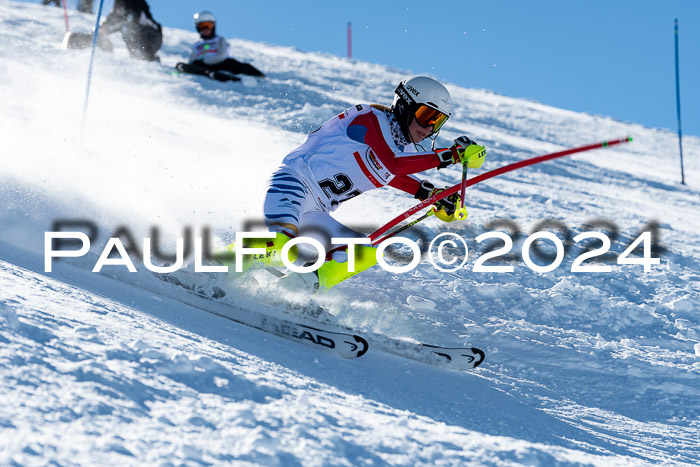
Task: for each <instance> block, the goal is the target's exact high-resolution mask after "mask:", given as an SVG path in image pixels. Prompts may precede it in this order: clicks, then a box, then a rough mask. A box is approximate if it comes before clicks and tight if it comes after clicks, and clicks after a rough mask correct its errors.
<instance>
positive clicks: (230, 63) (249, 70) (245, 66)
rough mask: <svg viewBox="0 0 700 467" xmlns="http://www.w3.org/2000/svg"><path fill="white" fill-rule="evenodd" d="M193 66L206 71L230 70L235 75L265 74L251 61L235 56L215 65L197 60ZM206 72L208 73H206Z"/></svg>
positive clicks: (261, 75)
mask: <svg viewBox="0 0 700 467" xmlns="http://www.w3.org/2000/svg"><path fill="white" fill-rule="evenodd" d="M191 66H197V67H201V68H204V69H205V70H206V71H228V72H229V73H232V74H234V75H250V76H259V77H261V78H262V77H264V76H265V75H264V74H263V73H262V72H261V71H260V70H258V69H257V68H255V67H254V66H253V65H251V64H249V63H242V62H239V61H238V60H236V59H235V58H227V59H226V60H224V61H223V62H220V63H217V64H215V65H205V64H204V62H202V61H201V60H197V61H195V62H193V63H192V64H191ZM204 74H206V73H204Z"/></svg>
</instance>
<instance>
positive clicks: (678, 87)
mask: <svg viewBox="0 0 700 467" xmlns="http://www.w3.org/2000/svg"><path fill="white" fill-rule="evenodd" d="M674 32H675V36H674V37H675V42H676V114H677V115H678V148H679V149H680V152H681V185H685V171H684V170H683V134H682V132H681V79H680V72H679V65H678V18H676V21H675V29H674Z"/></svg>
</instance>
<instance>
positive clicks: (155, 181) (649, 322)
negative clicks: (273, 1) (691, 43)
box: [0, 1, 700, 465]
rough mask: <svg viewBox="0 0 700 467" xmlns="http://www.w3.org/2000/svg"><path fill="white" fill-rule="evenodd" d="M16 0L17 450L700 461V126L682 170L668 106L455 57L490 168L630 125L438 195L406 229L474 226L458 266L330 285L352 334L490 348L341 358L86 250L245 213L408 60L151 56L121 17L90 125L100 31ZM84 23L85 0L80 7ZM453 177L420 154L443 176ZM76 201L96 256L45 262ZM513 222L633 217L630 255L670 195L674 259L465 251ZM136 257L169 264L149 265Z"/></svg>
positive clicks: (392, 196) (396, 207)
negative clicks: (607, 107)
mask: <svg viewBox="0 0 700 467" xmlns="http://www.w3.org/2000/svg"><path fill="white" fill-rule="evenodd" d="M0 21H1V22H2V27H1V28H0V41H2V43H3V44H4V47H3V48H2V49H0V58H1V60H0V62H1V63H2V67H0V85H1V87H2V90H3V105H2V106H0V136H1V137H2V150H1V151H2V166H0V167H1V168H0V375H1V377H0V385H1V387H0V394H2V396H1V397H0V433H1V435H0V463H2V464H13V463H16V464H22V465H35V464H36V465H44V464H47V463H50V462H53V463H60V464H105V463H109V464H137V463H153V464H155V463H158V464H166V463H173V464H175V463H186V464H197V463H201V464H210V463H230V462H234V461H235V462H240V463H245V462H248V463H251V464H264V465H297V464H303V465H328V464H332V465H358V464H382V463H392V464H403V465H416V464H422V465H434V464H436V465H440V464H450V465H458V464H465V463H469V462H471V463H477V464H489V465H496V464H498V465H502V464H528V465H532V464H569V463H571V464H594V465H609V464H611V463H613V464H616V465H627V464H630V465H638V464H646V463H665V464H679V465H680V464H687V465H692V464H697V463H698V462H700V447H699V445H698V439H700V377H699V373H700V345H699V343H700V314H699V312H698V309H700V293H699V292H700V234H699V232H700V216H699V215H698V212H699V211H698V207H699V206H700V201H699V199H700V198H699V195H700V193H699V190H698V189H697V188H696V187H697V186H698V184H699V183H700V162H698V158H699V156H700V140H699V139H698V138H697V137H688V138H686V139H685V140H684V149H685V154H686V181H687V185H686V186H681V185H679V184H678V180H679V174H678V168H677V166H678V164H677V155H676V154H677V141H676V138H675V135H674V134H672V133H671V132H669V131H667V130H662V129H650V128H645V127H643V126H640V125H636V124H632V123H624V122H619V121H615V120H612V119H610V118H606V117H603V116H591V115H583V114H578V113H574V112H569V111H566V110H561V109H555V108H552V107H548V106H545V105H542V104H538V103H534V102H529V101H523V100H517V99H512V98H508V97H504V96H499V95H496V94H493V93H491V92H488V91H483V90H474V89H464V88H459V87H457V86H452V85H449V83H448V88H449V89H450V91H451V93H452V95H453V97H454V101H455V103H456V110H455V114H454V117H453V118H452V119H451V120H450V121H449V123H448V124H447V125H446V128H445V130H444V131H443V134H442V135H441V139H440V141H439V142H440V143H441V144H442V145H447V144H449V142H450V141H451V139H452V138H454V137H456V136H458V135H460V134H468V135H470V136H472V137H473V138H475V139H476V140H477V141H479V142H481V143H482V144H485V145H486V146H487V148H488V150H489V155H488V158H487V162H486V163H485V165H484V168H483V169H482V170H480V171H478V172H477V171H474V172H475V173H482V172H483V171H485V170H491V169H494V168H497V167H500V166H503V165H505V164H508V163H511V162H514V161H517V160H521V159H523V158H526V157H531V156H535V155H540V154H544V153H548V152H553V151H557V150H561V149H565V148H569V147H575V146H579V145H583V144H587V143H592V142H595V141H600V140H604V139H608V138H618V137H623V136H626V135H631V136H633V137H634V143H632V144H629V145H625V146H621V147H618V148H614V149H612V148H611V149H608V150H600V151H595V152H590V153H583V154H579V155H575V156H572V157H570V158H565V159H561V160H557V161H552V162H548V163H544V164H541V165H538V166H533V167H529V168H526V169H523V170H519V171H516V172H512V173H509V174H507V175H504V176H501V177H497V178H494V179H492V180H489V181H486V182H484V183H482V184H479V185H476V186H474V187H471V188H470V189H469V193H468V207H469V220H468V221H467V222H465V223H462V224H450V225H438V224H437V223H436V222H437V221H435V220H434V219H431V220H428V221H425V222H424V223H422V224H421V226H420V228H416V229H413V231H412V233H411V234H409V235H408V236H410V237H412V238H419V237H421V236H422V237H424V238H426V239H428V240H431V239H432V238H434V237H435V236H436V235H437V234H439V233H442V232H448V231H449V232H454V233H457V234H459V235H461V236H463V237H464V238H465V239H467V240H468V242H469V247H470V249H471V250H472V253H471V255H470V256H469V261H468V262H467V264H466V266H465V268H464V269H462V270H459V271H457V272H453V273H443V272H439V271H437V270H436V269H435V268H434V267H433V266H432V265H431V264H430V263H429V262H428V261H427V259H424V260H423V261H422V262H421V264H420V265H419V266H418V268H417V269H416V270H414V271H413V272H411V273H407V274H391V273H388V272H386V271H383V270H381V269H379V268H375V270H370V271H367V272H366V273H363V274H362V275H360V276H357V277H355V278H352V279H351V280H348V281H347V282H345V283H343V284H341V285H339V286H338V287H337V288H335V289H334V290H333V291H332V292H331V293H329V294H327V295H326V296H323V297H320V298H319V299H318V303H319V304H321V305H322V306H324V307H325V308H326V309H328V310H330V311H331V312H332V313H333V314H334V315H335V316H334V317H333V318H332V319H333V320H335V321H336V322H337V323H338V324H341V325H344V326H350V327H352V328H355V329H357V330H358V331H359V332H366V333H369V334H373V335H386V336H395V337H403V338H409V339H416V340H421V341H428V342H441V343H449V344H454V345H463V344H470V343H471V344H474V345H478V346H480V347H482V348H483V349H484V350H486V352H487V358H486V362H485V363H484V364H483V365H482V366H481V367H480V368H478V369H477V370H475V371H473V372H470V373H465V372H450V371H446V370H441V369H437V368H433V367H430V366H426V365H422V364H419V363H415V362H411V361H409V360H405V359H401V358H399V357H395V356H392V355H389V354H384V353H381V352H371V351H370V352H369V353H368V354H367V355H366V356H364V357H362V358H361V359H359V360H355V361H346V360H342V359H340V358H338V357H337V356H336V355H335V354H332V353H324V352H321V351H318V350H316V349H313V348H310V347H306V346H303V345H299V344H295V343H292V342H288V341H285V340H281V339H278V338H275V337H272V336H269V335H266V334H263V333H260V332H258V331H255V330H251V329H249V328H245V327H242V326H239V325H236V324H234V323H231V322H228V321H226V320H223V319H221V318H218V317H215V316H212V315H208V314H206V313H202V312H200V311H197V310H195V309H193V308H190V307H188V306H186V305H184V304H182V303H180V302H179V301H178V300H177V298H178V294H179V293H184V292H179V291H175V290H169V289H166V288H163V289H162V292H163V293H155V292H149V291H146V290H144V289H141V288H138V287H134V286H131V285H128V284H125V283H123V282H121V281H116V280H114V279H113V278H112V277H110V276H111V275H119V276H121V277H123V276H125V275H127V274H126V273H125V272H124V271H123V269H124V268H118V267H111V268H110V267H106V268H105V272H106V274H96V273H92V272H90V270H91V269H92V266H93V265H94V262H95V259H96V255H97V254H99V253H100V251H101V248H102V247H103V246H104V245H105V243H106V241H107V239H108V237H109V236H110V235H111V234H112V233H114V232H116V231H117V230H118V229H119V228H120V227H124V228H126V229H127V230H128V231H129V232H130V233H131V234H132V235H133V236H134V237H135V238H136V239H140V238H143V237H145V236H147V234H148V232H149V230H150V229H151V228H152V227H154V226H156V227H157V228H158V229H159V231H160V232H161V234H162V236H163V240H162V242H163V245H169V244H172V243H168V242H169V241H170V240H172V239H173V238H174V237H175V236H177V235H179V234H180V233H181V232H182V231H183V229H184V228H185V227H187V226H191V227H192V228H193V229H195V230H196V231H200V230H201V228H202V227H204V226H208V227H210V228H211V230H212V231H213V232H215V233H216V235H217V237H218V238H219V239H221V240H222V241H225V240H227V239H229V238H230V236H231V235H233V233H234V232H236V231H240V230H243V228H244V227H245V226H246V225H247V224H248V223H250V222H253V221H256V220H259V215H260V200H261V196H262V194H263V191H262V190H263V188H264V182H265V180H266V178H267V177H268V175H269V173H270V172H271V171H272V170H274V169H275V168H276V166H277V165H278V164H279V162H280V160H281V159H282V157H283V156H284V155H285V154H286V153H287V152H288V151H289V150H291V149H292V148H294V147H295V146H296V145H298V144H299V143H301V142H302V141H303V140H304V138H305V135H306V133H308V132H309V131H311V130H313V129H314V128H315V127H317V126H318V125H319V124H320V123H322V122H323V121H325V120H326V119H328V118H330V117H331V116H333V115H335V114H337V113H339V112H340V111H341V110H343V109H344V108H346V107H348V106H350V105H353V104H356V103H359V102H380V103H388V102H389V101H390V99H391V96H392V92H393V87H394V86H395V84H396V83H397V82H398V81H399V80H401V79H403V77H405V76H406V75H409V74H411V72H408V71H404V70H395V69H387V68H386V67H383V66H380V65H373V64H367V63H361V62H355V61H348V60H345V59H341V58H338V57H332V56H328V55H322V54H311V53H305V52H301V51H298V50H294V49H290V48H284V47H277V46H272V45H266V44H259V43H251V42H246V41H242V40H233V41H232V45H233V47H232V49H233V54H234V56H236V58H238V59H241V60H250V61H252V62H253V63H254V64H255V65H256V66H257V67H258V68H260V69H261V70H263V71H264V72H265V73H266V74H267V75H268V79H266V80H265V81H263V82H261V83H258V84H252V85H249V86H245V85H243V84H231V83H229V84H222V83H217V82H213V81H209V80H206V79H202V78H199V77H192V76H173V75H172V74H171V70H172V66H173V65H174V64H175V63H176V62H177V61H180V60H182V59H183V58H184V57H185V56H186V55H187V52H188V49H189V44H190V43H191V42H192V41H193V40H194V39H195V35H194V33H192V32H186V31H179V30H172V29H166V31H165V44H164V46H163V49H162V53H161V57H162V63H161V64H160V65H158V64H150V63H149V64H144V63H139V62H136V61H133V60H131V59H129V58H128V57H127V53H126V51H125V50H124V48H123V47H122V45H121V44H120V43H117V41H116V40H115V51H114V53H113V54H112V55H109V54H106V53H103V52H98V53H97V55H96V60H95V69H94V76H93V82H92V89H91V96H90V102H89V108H88V115H87V120H86V126H85V128H84V133H83V139H82V142H81V141H80V135H81V119H82V107H83V97H84V92H85V79H86V72H87V65H88V59H89V51H64V50H61V48H60V41H61V38H62V36H63V30H64V29H63V28H64V26H63V17H62V14H61V12H60V10H59V9H56V8H46V7H41V6H39V5H35V4H29V3H17V2H11V1H5V2H2V3H0ZM93 21H94V19H93V18H91V17H84V16H80V15H77V14H73V15H72V16H71V27H72V29H75V30H88V29H90V28H91V25H92V22H93ZM412 71H414V72H417V73H421V72H425V70H420V69H415V70H412ZM459 176H460V173H459V172H458V171H457V170H443V171H440V172H439V173H437V172H435V173H430V174H428V178H430V179H432V180H434V181H436V182H438V183H443V184H445V185H448V184H452V183H455V182H456V181H457V180H458V179H459ZM472 176H473V174H472ZM414 202H415V200H411V199H409V197H407V196H405V195H402V194H400V193H398V192H394V191H391V190H384V189H382V190H375V191H374V192H370V193H368V194H366V195H364V196H362V197H360V198H358V199H356V200H353V201H351V202H349V203H347V204H345V205H344V206H343V208H341V209H340V210H339V211H338V212H337V214H338V216H337V217H338V218H339V219H340V220H341V221H343V222H345V223H347V224H348V225H353V226H360V227H365V228H367V230H368V231H371V230H372V228H376V227H379V226H380V225H381V224H382V223H383V222H385V221H386V220H388V219H390V218H393V217H394V216H395V215H397V214H398V213H399V212H401V211H402V210H403V209H406V208H408V207H410V206H412V205H413V204H414ZM60 220H90V221H92V222H93V223H94V225H95V226H96V227H97V229H98V234H99V236H98V239H97V241H96V242H94V245H93V255H92V256H90V257H89V258H84V259H81V260H64V261H60V262H57V264H56V265H55V268H54V272H52V273H50V274H47V273H44V272H43V271H44V258H43V237H44V232H45V231H48V230H51V229H52V228H53V224H54V222H56V221H60ZM544 220H550V221H552V223H551V224H550V225H549V227H546V226H541V225H539V224H540V223H541V222H542V221H544ZM495 221H500V222H504V221H508V222H510V223H511V224H509V225H511V226H512V225H515V226H516V227H517V230H518V232H519V233H518V235H516V233H515V232H512V231H511V230H512V229H508V230H504V231H505V232H509V233H510V234H511V235H512V236H513V239H514V241H515V246H514V248H513V252H515V253H517V252H519V251H520V247H521V246H522V244H523V241H524V239H525V237H526V236H527V235H529V234H530V233H532V232H534V231H538V230H545V229H546V230H550V231H552V232H555V233H557V232H558V234H559V235H560V236H561V237H562V238H564V235H563V234H562V230H567V231H568V232H569V234H570V236H571V237H573V236H575V235H577V234H578V233H580V232H583V231H585V230H597V231H603V232H605V233H607V234H609V235H610V236H611V237H612V233H613V232H612V230H613V227H614V228H615V229H617V231H618V235H617V237H616V239H615V240H614V241H613V244H612V247H611V252H614V254H615V255H618V254H619V253H621V252H622V251H623V250H624V249H625V247H626V245H628V244H629V243H630V242H631V241H632V240H634V239H635V238H636V237H637V236H638V234H639V231H640V230H641V229H642V228H643V227H644V226H645V225H646V224H647V223H649V222H652V221H653V222H655V223H656V224H657V225H658V229H657V230H658V235H657V238H656V243H657V246H658V247H659V249H660V250H661V251H660V258H661V264H660V265H657V266H652V268H651V271H649V272H645V271H644V269H643V268H642V266H639V265H615V264H613V268H612V269H613V270H612V272H607V273H603V272H597V273H591V272H589V273H572V272H571V266H572V263H573V262H574V260H575V258H576V257H577V256H578V255H579V254H580V253H581V248H580V245H573V246H572V247H571V250H570V251H569V252H568V253H567V255H566V256H565V259H564V261H563V263H562V264H561V265H560V266H559V267H557V268H556V269H555V270H554V271H552V272H547V273H537V272H534V271H533V270H532V269H531V268H529V267H527V266H526V265H525V263H524V261H523V259H522V258H521V257H520V255H519V254H515V255H514V256H513V259H512V260H511V262H510V263H505V262H504V261H503V260H502V259H501V260H496V261H493V262H491V263H489V264H492V265H506V264H510V265H513V266H514V271H513V272H510V273H502V272H474V271H473V270H472V269H473V267H474V262H475V260H476V258H477V257H478V255H479V254H481V253H483V245H479V244H477V243H476V242H475V241H474V238H475V237H476V236H477V235H479V234H480V233H483V232H486V231H492V230H499V227H498V226H494V224H493V223H494V222H495ZM596 223H597V224H596ZM586 224H595V225H593V226H592V227H590V228H586V227H585V225H586ZM592 245H595V244H593V243H592ZM595 246H597V245H595ZM164 249H166V250H170V249H168V248H167V247H164ZM475 252H476V253H475ZM538 262H539V263H540V264H545V263H546V261H541V260H538ZM587 264H598V263H587ZM133 277H136V278H137V279H138V280H139V281H147V280H148V279H149V277H150V276H149V275H148V273H147V272H146V271H145V270H144V268H143V267H140V269H139V272H137V273H135V274H134V276H133ZM263 285H264V283H263ZM251 293H252V292H251ZM261 293H262V294H264V291H263V292H261ZM232 299H235V297H234V298H232ZM290 299H297V300H298V299H299V297H290Z"/></svg>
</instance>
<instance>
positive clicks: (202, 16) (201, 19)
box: [194, 10, 216, 28]
mask: <svg viewBox="0 0 700 467" xmlns="http://www.w3.org/2000/svg"><path fill="white" fill-rule="evenodd" d="M207 22H210V23H214V24H216V17H215V16H214V13H212V12H211V11H206V10H204V11H200V12H199V13H195V14H194V27H195V28H196V27H197V25H198V24H199V23H207Z"/></svg>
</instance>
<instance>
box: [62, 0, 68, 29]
mask: <svg viewBox="0 0 700 467" xmlns="http://www.w3.org/2000/svg"><path fill="white" fill-rule="evenodd" d="M62 3H63V19H64V20H66V32H68V8H67V7H66V0H63V2H62Z"/></svg>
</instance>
